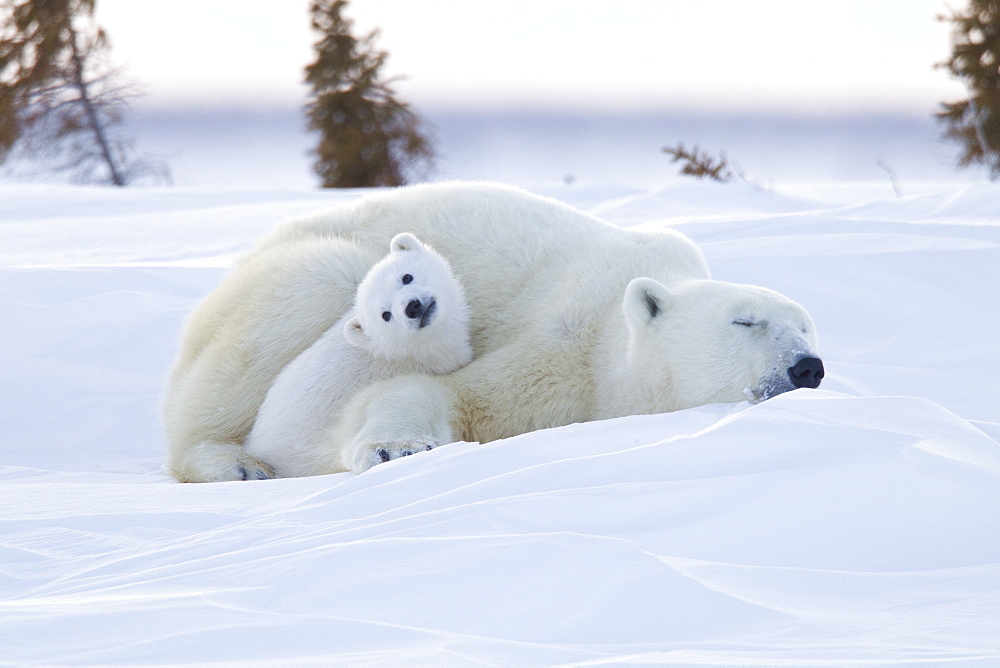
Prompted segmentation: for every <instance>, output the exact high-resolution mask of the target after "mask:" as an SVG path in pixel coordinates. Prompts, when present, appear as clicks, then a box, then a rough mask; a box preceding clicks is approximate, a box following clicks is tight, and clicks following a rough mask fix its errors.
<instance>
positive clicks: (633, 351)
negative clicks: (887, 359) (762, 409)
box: [624, 278, 824, 410]
mask: <svg viewBox="0 0 1000 668" xmlns="http://www.w3.org/2000/svg"><path fill="white" fill-rule="evenodd" d="M624 311H625V319H626V322H627V326H628V332H629V344H628V366H629V373H630V376H631V377H633V378H636V379H637V380H639V382H640V386H641V387H642V390H640V391H645V392H646V393H647V394H648V395H650V399H651V400H652V401H654V402H656V401H661V402H665V403H667V404H669V405H668V406H665V407H664V408H663V410H676V409H679V408H689V407H692V406H700V405H704V404H710V403H724V402H735V401H742V400H749V401H751V402H752V403H757V402H760V401H764V400H765V399H768V398H770V397H773V396H775V395H777V394H781V393H782V392H788V391H790V390H794V389H797V388H800V387H807V388H814V387H818V386H819V384H820V381H821V380H822V379H823V373H824V371H823V363H822V361H821V360H820V359H819V356H818V355H817V352H816V347H817V341H816V328H815V325H814V324H813V321H812V318H810V317H809V314H808V313H807V312H806V310H805V309H804V308H802V307H801V306H799V305H798V304H796V303H795V302H793V301H792V300H790V299H788V298H787V297H785V296H783V295H781V294H778V293H777V292H774V291H772V290H768V289H766V288H761V287H757V286H754V285H739V284H735V283H724V282H721V281H711V280H698V281H690V282H686V283H681V284H679V285H676V286H673V287H671V288H667V287H665V286H664V285H663V284H661V283H659V282H657V281H655V280H653V279H651V278H637V279H634V280H632V281H631V282H630V283H629V285H628V287H627V288H626V290H625V301H624ZM656 395H659V397H657V396H656Z"/></svg>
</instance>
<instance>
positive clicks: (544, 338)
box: [165, 184, 814, 481]
mask: <svg viewBox="0 0 1000 668" xmlns="http://www.w3.org/2000/svg"><path fill="white" fill-rule="evenodd" d="M402 231H411V232H413V233H414V234H416V235H417V236H418V237H419V238H420V239H421V240H423V241H424V242H426V243H428V244H429V245H431V246H432V247H433V248H435V250H437V251H438V252H440V253H441V254H442V255H443V256H444V257H446V258H447V259H448V261H449V264H450V265H451V267H452V270H453V271H454V273H455V275H456V277H457V278H458V280H459V281H460V283H461V284H462V285H463V287H464V289H465V295H466V298H467V300H468V304H469V308H470V310H471V314H470V315H471V320H470V321H471V323H472V326H471V329H472V345H473V351H474V358H473V360H472V362H471V363H469V364H468V365H467V366H465V367H463V368H461V369H459V370H457V371H455V372H453V373H450V374H447V375H442V376H427V375H408V376H400V377H395V378H392V379H389V380H386V381H381V382H379V383H376V384H374V385H372V386H369V388H367V389H366V390H364V391H362V392H361V393H360V395H359V396H358V397H356V398H355V399H354V400H352V401H351V402H350V405H349V406H348V408H347V409H346V410H345V411H343V412H342V419H341V420H340V421H339V422H338V423H337V424H336V425H335V426H334V428H333V429H331V431H330V432H329V433H328V436H327V437H328V438H329V439H330V441H331V446H330V447H332V448H335V449H341V448H345V449H346V450H345V460H344V462H343V467H342V468H343V469H344V470H353V471H361V470H364V469H365V468H367V467H368V466H370V465H371V464H372V463H376V462H377V461H380V460H381V459H383V458H384V456H385V455H388V456H389V457H390V458H391V457H393V456H397V455H401V454H406V453H408V452H411V451H415V450H419V449H422V448H424V447H426V446H427V445H436V444H439V443H443V442H446V441H451V440H455V439H461V440H466V441H489V440H493V439H497V438H502V437H505V436H510V435H514V434H519V433H523V432H526V431H530V430H533V429H538V428H542V427H552V426H557V425H564V424H569V423H572V422H579V421H584V420H593V419H598V418H605V417H611V416H616V415H626V414H632V413H648V412H657V411H668V410H676V409H678V408H684V407H688V406H694V405H698V404H699V403H705V402H709V401H738V400H741V399H743V398H744V396H745V395H744V390H745V389H748V388H749V389H750V390H751V392H753V391H754V388H763V387H764V385H765V384H766V383H765V378H766V377H768V376H769V375H771V374H772V370H773V369H777V368H779V367H780V366H781V364H782V363H783V362H782V360H784V359H785V358H789V359H790V356H791V355H793V351H795V350H798V349H799V348H803V345H804V344H802V343H801V342H800V341H799V340H798V339H797V338H796V337H794V336H792V334H791V333H792V331H793V330H795V329H796V328H797V327H798V326H799V325H800V324H801V322H800V321H804V320H805V319H807V318H808V316H807V315H805V312H804V311H803V310H801V308H799V307H796V306H794V305H792V304H791V302H788V300H785V299H784V298H782V297H780V295H776V294H775V293H771V292H769V291H764V290H761V289H759V288H750V287H746V286H730V285H728V284H722V283H715V282H710V281H709V282H704V283H703V282H702V281H706V279H708V278H709V275H708V269H707V267H706V264H705V261H704V258H703V257H702V255H701V253H700V251H699V250H698V249H697V247H696V246H695V245H694V244H693V243H691V241H690V240H688V239H687V238H686V237H684V236H683V235H681V234H679V233H677V232H674V231H671V230H669V229H660V230H645V231H640V230H635V229H621V228H616V227H613V226H609V225H606V224H604V223H602V222H601V221H599V220H597V219H595V218H592V217H591V216H588V215H586V214H583V213H581V212H579V211H577V210H575V209H572V208H570V207H568V206H566V205H564V204H561V203H559V202H556V201H554V200H549V199H546V198H542V197H538V196H535V195H531V194H528V193H525V192H524V191H521V190H518V189H514V188H509V187H505V186H495V185H484V184H436V185H424V186H414V187H411V188H404V189H398V190H392V191H384V192H381V193H377V194H374V195H372V196H369V197H366V198H364V199H363V200H361V201H360V202H356V203H351V204H348V205H345V206H342V207H339V208H337V209H334V210H332V211H327V212H324V213H322V214H318V215H315V216H312V217H309V218H305V219H302V220H298V221H294V222H292V223H289V224H286V225H285V226H282V227H281V228H279V229H277V230H276V231H275V232H274V233H272V234H271V235H269V236H268V237H267V238H265V239H264V240H262V241H261V243H260V244H258V246H257V248H256V249H255V250H254V251H252V252H251V253H250V254H248V255H247V256H246V257H245V258H244V259H243V260H242V261H241V263H240V266H239V267H237V268H236V270H235V271H234V272H233V274H232V275H231V276H230V277H228V278H227V279H226V281H225V282H224V283H223V285H221V286H220V287H219V288H218V289H217V290H216V291H215V292H214V293H213V294H212V295H210V296H209V297H208V298H207V299H206V302H205V304H204V305H203V306H202V307H200V308H199V310H198V311H197V312H196V313H195V315H194V316H193V318H192V320H191V323H190V324H189V327H188V331H187V334H186V337H185V343H184V346H183V348H182V352H181V355H180V357H179V360H178V363H177V365H176V366H175V369H174V372H173V377H172V382H171V385H170V388H169V390H168V395H167V400H166V404H165V422H166V425H167V434H168V438H169V441H170V447H171V466H172V469H173V471H174V474H175V475H176V476H177V477H178V479H180V480H192V481H198V480H222V479H232V478H233V477H242V476H241V475H240V474H241V473H242V474H246V473H247V472H248V471H251V469H248V468H247V466H248V465H250V466H251V467H252V465H253V464H254V461H255V460H254V459H253V458H250V457H249V455H248V454H246V453H245V451H244V452H241V451H240V450H239V448H238V447H233V445H234V444H236V445H238V444H239V443H241V442H242V441H243V439H244V438H245V436H246V434H247V432H248V431H249V430H250V426H251V425H252V423H253V420H254V417H255V415H256V412H257V408H258V407H259V406H260V403H261V402H262V401H263V399H264V397H263V391H262V390H261V389H260V388H262V387H263V388H265V389H264V391H266V388H267V387H268V386H270V384H271V382H272V380H273V378H274V377H275V376H276V375H277V374H278V373H279V372H280V370H281V368H282V367H283V366H284V365H285V364H287V363H288V362H289V361H290V360H292V359H294V358H295V356H296V355H298V354H299V353H300V352H301V351H302V350H304V349H305V348H306V347H308V346H309V345H311V344H312V343H313V342H314V341H315V340H316V339H317V338H319V336H320V335H321V334H322V332H323V331H325V330H326V329H327V328H328V327H329V326H330V325H331V324H333V322H334V321H335V320H336V319H338V318H339V317H340V316H342V315H343V314H344V313H346V311H347V310H348V309H349V300H350V297H351V296H353V294H354V287H355V286H356V283H355V284H353V285H352V284H351V283H350V282H349V280H347V277H349V276H358V275H359V274H360V276H363V275H364V273H365V272H364V271H359V269H358V267H359V266H363V267H365V269H367V267H370V266H371V264H373V263H374V262H375V258H376V257H377V255H376V253H377V251H376V250H375V249H378V248H385V244H387V243H389V240H390V239H391V238H392V237H393V236H394V235H395V234H397V233H399V232H402ZM366 260H367V262H368V264H367V265H366V266H365V261H366ZM633 279H639V280H638V282H633ZM630 285H631V287H630ZM320 295H322V296H323V298H325V299H326V300H327V302H328V305H327V306H326V307H325V308H320V307H318V303H319V302H320V301H321V300H320ZM654 299H658V300H660V303H661V307H660V308H659V310H658V311H657V312H656V314H655V315H652V314H651V311H650V303H651V301H650V300H654ZM338 305H339V306H338ZM744 307H747V308H749V307H753V308H754V309H757V311H759V314H757V315H756V316H755V317H758V318H759V319H760V320H767V321H768V326H767V327H766V328H763V329H761V330H755V329H754V328H747V327H743V326H740V325H733V324H732V320H733V319H735V318H736V317H742V316H733V317H730V315H731V314H730V313H729V311H730V310H732V309H736V310H737V311H739V310H741V309H743V308H744ZM644 308H645V309H646V315H643V309H644ZM744 310H745V309H744ZM772 311H773V313H772ZM277 312H280V313H281V315H280V317H279V316H278V315H277ZM755 313H756V312H755ZM331 314H332V316H333V319H332V320H330V319H328V318H329V316H330V315H331ZM727 318H729V320H727ZM737 328H739V329H737ZM772 328H773V329H772ZM807 329H808V330H809V331H810V332H811V329H812V328H811V324H808V325H807ZM761 331H767V332H768V333H767V334H765V335H763V336H758V335H757V334H759V332H761ZM772 331H773V332H786V333H787V340H786V339H785V338H783V337H785V335H784V334H778V335H776V336H772V335H771V333H770V332H772ZM809 336H811V334H810V335H809ZM803 340H804V341H805V344H808V345H807V346H806V347H811V346H813V345H814V340H812V339H809V338H808V337H806V338H805V339H803ZM775 373H776V372H775ZM227 457H228V458H229V459H230V461H231V462H232V463H230V464H228V465H227V464H225V463H226V458H227ZM248 458H249V460H248ZM256 465H257V466H258V467H259V468H260V469H261V470H263V471H264V473H265V474H266V467H264V466H263V465H262V464H261V463H260V462H259V461H257V462H256ZM256 471H257V469H253V473H252V474H251V475H249V477H255V475H256Z"/></svg>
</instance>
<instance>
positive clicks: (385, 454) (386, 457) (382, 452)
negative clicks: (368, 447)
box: [377, 448, 389, 462]
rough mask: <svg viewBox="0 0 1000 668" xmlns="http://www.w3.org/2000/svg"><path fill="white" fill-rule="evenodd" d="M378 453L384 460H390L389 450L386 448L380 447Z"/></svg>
mask: <svg viewBox="0 0 1000 668" xmlns="http://www.w3.org/2000/svg"><path fill="white" fill-rule="evenodd" d="M377 454H378V457H379V459H381V460H382V461H383V462H387V461H389V452H388V451H387V450H386V449H385V448H379V449H378V451H377Z"/></svg>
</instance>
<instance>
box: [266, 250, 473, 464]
mask: <svg viewBox="0 0 1000 668" xmlns="http://www.w3.org/2000/svg"><path fill="white" fill-rule="evenodd" d="M415 304H420V305H422V307H423V310H417V309H415V308H413V305H415ZM428 305H433V306H432V307H431V308H432V311H430V312H428V311H427V310H426V308H427V306H428ZM408 307H410V308H411V311H410V315H409V316H408V314H407V308H408ZM425 313H427V314H428V315H426V316H424V317H420V315H423V314H425ZM470 359H472V346H471V344H470V342H469V314H468V307H467V305H466V303H465V297H464V295H463V293H462V287H461V285H459V283H458V281H457V280H456V279H455V277H454V276H453V275H452V273H451V269H450V267H449V266H448V263H447V262H446V261H445V260H444V258H442V257H441V256H440V255H438V254H437V253H436V252H434V251H433V250H432V249H431V248H429V247H428V246H425V245H424V244H423V243H421V242H420V241H419V240H418V239H417V238H416V237H414V236H413V235H412V234H408V233H402V234H397V235H396V236H395V237H393V239H392V242H391V243H390V251H389V254H388V255H387V256H386V257H385V258H383V259H382V260H381V261H379V262H378V263H377V264H375V266H374V267H372V269H371V271H369V272H368V275H367V276H365V279H364V280H363V281H362V283H361V285H360V286H359V287H358V291H357V296H356V298H355V303H354V308H352V309H351V310H350V311H349V312H348V313H347V314H346V315H344V316H343V317H342V318H341V319H340V320H338V321H337V323H336V324H334V325H333V326H332V327H331V328H330V329H328V330H327V331H326V332H325V333H324V334H323V335H322V336H321V337H320V338H319V340H317V341H316V343H314V344H313V345H312V346H310V347H309V348H308V349H306V350H305V351H304V352H303V353H302V354H300V355H299V356H298V357H296V358H295V359H294V360H293V361H292V362H291V363H290V364H289V365H288V366H286V367H285V368H284V370H283V371H282V372H281V373H280V374H279V375H278V377H277V379H276V380H275V381H274V384H273V385H272V386H271V389H270V390H269V391H268V393H267V397H266V399H265V400H264V403H263V405H262V406H261V408H260V411H259V413H258V415H257V419H256V421H255V422H254V427H253V429H252V430H251V432H250V434H249V435H248V436H247V439H246V450H247V452H248V453H249V454H250V455H252V456H254V457H256V458H257V459H259V460H260V461H261V462H263V463H265V464H267V465H268V466H269V467H270V469H271V472H272V473H273V474H275V475H278V476H280V477H291V476H304V475H313V474H317V473H326V472H328V471H331V470H339V469H341V468H342V464H341V453H340V451H339V450H338V449H336V448H335V447H331V446H330V445H329V444H328V443H327V442H326V441H325V440H324V434H325V431H326V430H327V428H328V426H329V424H330V422H331V421H332V420H333V419H334V418H336V417H337V416H339V414H340V411H341V410H342V409H343V405H344V404H345V403H346V402H347V401H348V400H349V399H351V398H352V397H353V396H354V395H355V394H356V393H357V392H358V391H360V390H362V389H364V388H365V387H366V386H367V385H369V384H371V383H372V382H375V381H378V380H383V379H386V378H390V377H392V376H395V375H399V374H405V373H427V374H439V373H447V372H449V371H454V370H455V369H457V368H459V367H461V366H463V365H465V364H467V363H468V362H469V360H470Z"/></svg>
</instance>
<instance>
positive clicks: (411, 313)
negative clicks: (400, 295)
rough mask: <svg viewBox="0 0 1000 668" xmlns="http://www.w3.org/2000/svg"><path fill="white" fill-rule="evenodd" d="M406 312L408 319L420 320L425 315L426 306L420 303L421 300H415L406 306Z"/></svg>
mask: <svg viewBox="0 0 1000 668" xmlns="http://www.w3.org/2000/svg"><path fill="white" fill-rule="evenodd" d="M404 312H405V313H406V317H407V318H419V317H420V316H422V315H423V314H424V305H423V304H421V303H420V300H419V299H413V300H411V301H410V303H409V304H407V305H406V309H405V310H404Z"/></svg>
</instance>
